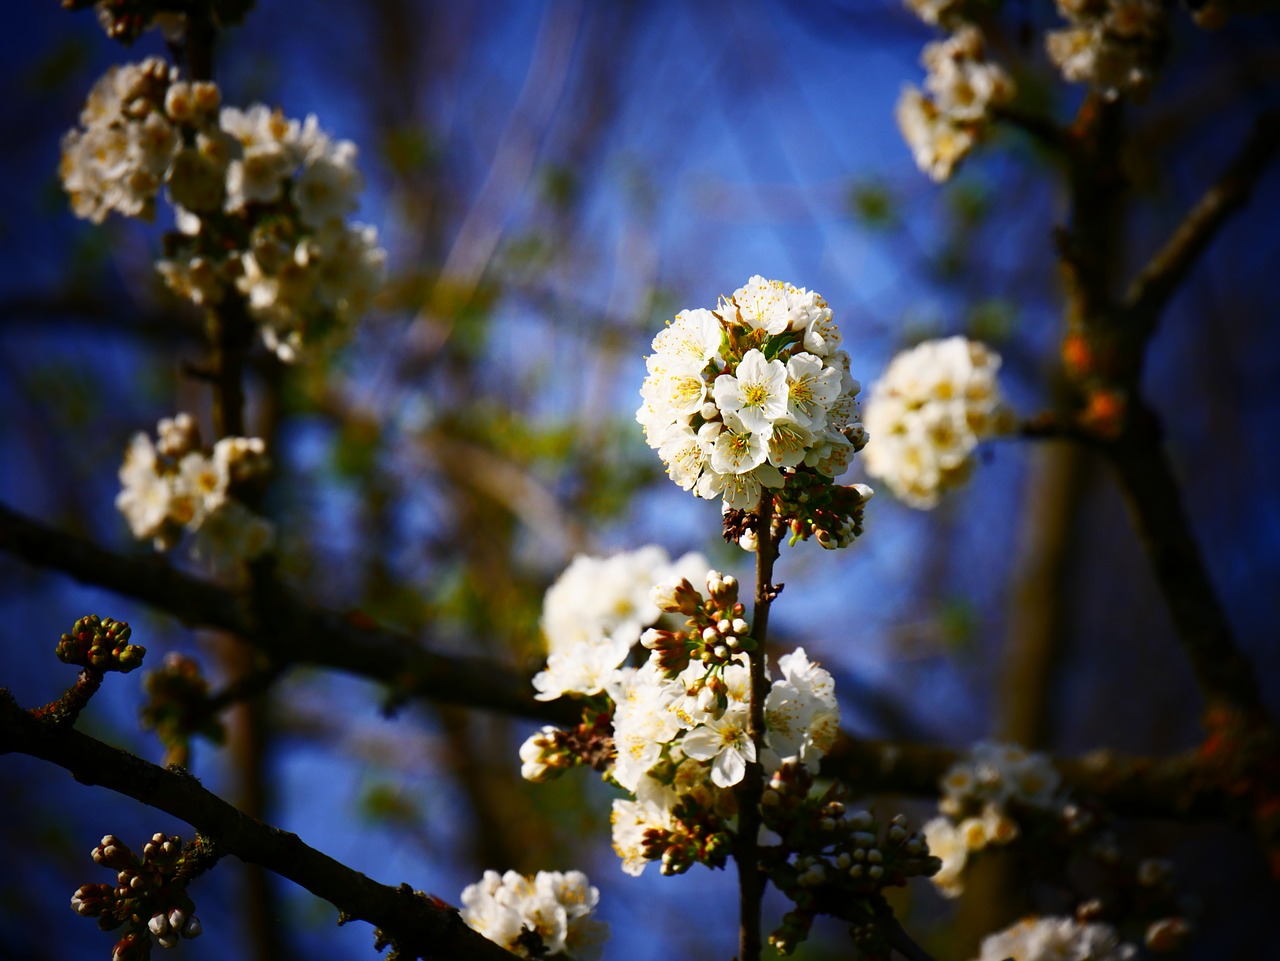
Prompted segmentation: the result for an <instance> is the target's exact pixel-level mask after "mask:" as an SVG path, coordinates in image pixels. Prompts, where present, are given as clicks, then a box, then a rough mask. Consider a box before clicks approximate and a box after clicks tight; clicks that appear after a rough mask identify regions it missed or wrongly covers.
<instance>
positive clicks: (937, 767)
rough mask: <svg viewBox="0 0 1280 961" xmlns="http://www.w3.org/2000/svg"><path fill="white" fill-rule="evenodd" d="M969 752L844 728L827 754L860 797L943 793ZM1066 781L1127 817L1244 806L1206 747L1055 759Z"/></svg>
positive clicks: (1175, 816) (1227, 812)
mask: <svg viewBox="0 0 1280 961" xmlns="http://www.w3.org/2000/svg"><path fill="white" fill-rule="evenodd" d="M961 756H962V753H961V752H959V751H956V750H954V749H952V748H945V747H935V746H932V745H926V744H909V743H903V742H888V741H871V740H864V739H862V738H855V737H851V736H849V735H848V734H845V733H841V735H840V737H839V738H837V740H836V743H835V745H834V746H833V747H832V749H831V751H830V752H829V753H828V754H827V756H826V757H824V758H823V759H822V775H823V776H824V777H834V778H837V779H839V780H840V781H842V782H844V783H845V784H846V785H848V786H849V788H850V789H851V790H853V791H854V792H855V794H857V795H862V796H865V795H871V794H897V795H903V796H910V797H937V795H938V792H939V788H938V783H939V782H940V781H941V780H942V777H943V775H945V774H946V773H947V770H948V769H949V768H950V767H951V765H953V764H955V763H956V761H957V760H959V759H960V758H961ZM1053 763H1054V767H1056V768H1057V769H1058V772H1059V773H1060V774H1061V775H1062V780H1063V784H1064V786H1065V787H1066V788H1067V789H1068V790H1069V791H1070V792H1071V794H1072V795H1073V796H1076V797H1081V798H1085V797H1087V798H1090V799H1093V800H1096V801H1098V802H1099V803H1101V804H1103V805H1105V806H1106V808H1107V809H1108V810H1110V811H1112V812H1114V813H1116V814H1119V815H1122V816H1125V817H1139V818H1156V819H1170V820H1180V819H1215V818H1227V819H1234V818H1235V817H1236V814H1237V810H1236V805H1235V803H1234V802H1233V800H1232V798H1231V796H1230V795H1229V794H1228V793H1227V791H1226V790H1225V789H1224V788H1223V787H1222V786H1221V785H1220V784H1219V781H1218V778H1217V777H1216V776H1215V775H1214V773H1213V772H1212V771H1211V770H1210V768H1209V765H1208V764H1207V763H1206V761H1205V760H1204V759H1203V758H1202V757H1201V755H1200V754H1199V753H1198V752H1188V753H1185V754H1177V755H1174V756H1172V757H1167V758H1145V757H1131V756H1121V755H1117V754H1113V753H1111V752H1109V751H1099V752H1094V753H1093V754H1088V755H1085V756H1084V757H1081V758H1066V759H1061V758H1059V759H1055V760H1054V762H1053Z"/></svg>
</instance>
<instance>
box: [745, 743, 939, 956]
mask: <svg viewBox="0 0 1280 961" xmlns="http://www.w3.org/2000/svg"><path fill="white" fill-rule="evenodd" d="M812 787H813V775H812V773H811V772H810V771H809V770H808V769H807V768H806V767H805V766H804V765H802V764H799V763H796V762H795V761H792V760H788V761H784V762H783V764H782V766H781V767H779V769H778V770H777V771H776V772H775V773H774V774H773V776H772V777H771V778H770V779H769V783H768V785H767V786H766V788H765V792H764V797H763V798H762V804H761V807H762V811H763V815H764V824H765V826H766V827H767V828H769V829H770V830H772V831H774V832H775V833H776V834H778V836H779V837H780V838H781V839H782V845H781V847H779V848H778V849H777V850H778V851H779V852H781V853H783V859H780V860H778V861H776V862H775V863H773V864H769V865H768V870H769V879H770V880H771V881H772V882H773V883H774V885H775V886H777V888H778V890H780V891H782V893H783V894H785V895H786V896H787V897H789V898H790V899H791V900H792V901H793V902H795V905H796V906H795V908H794V909H793V910H792V911H790V912H788V913H787V915H786V916H785V917H784V919H783V923H782V926H781V927H780V928H779V929H778V930H777V931H775V932H774V933H773V935H771V936H770V939H769V940H770V943H771V944H773V945H774V947H775V948H777V949H778V951H779V952H780V953H782V954H789V953H791V952H792V951H793V950H794V949H795V947H796V946H797V945H798V944H799V943H800V942H801V941H803V940H804V939H805V938H806V937H807V935H808V931H809V926H810V925H811V924H812V923H813V919H814V918H815V917H817V915H819V914H830V915H833V916H835V917H839V918H843V919H845V920H851V921H856V922H858V923H861V924H864V925H866V924H870V925H871V929H869V930H868V932H867V938H866V939H864V940H866V941H867V946H868V947H869V946H871V945H873V944H875V943H878V941H877V938H876V937H873V935H874V920H869V919H874V917H875V913H874V912H873V911H871V910H869V908H868V906H869V905H873V904H874V903H876V901H877V899H878V898H879V896H880V895H881V894H882V892H883V891H884V889H885V888H888V887H900V886H902V885H905V884H906V883H907V879H908V878H912V877H929V876H931V875H933V874H935V873H936V872H937V871H938V870H939V868H941V866H942V865H941V861H939V859H938V858H936V857H934V856H932V855H931V854H930V853H929V845H928V842H927V841H926V840H925V837H924V835H923V834H922V833H920V832H919V831H912V830H910V829H909V827H908V823H907V818H906V816H905V815H902V814H898V815H895V816H894V817H893V818H892V819H890V820H889V821H888V822H887V823H885V824H881V823H880V822H879V821H878V820H877V819H876V817H875V816H874V815H873V814H872V813H871V812H870V811H861V810H859V811H850V810H849V809H848V808H847V807H846V805H845V803H844V801H843V800H842V798H841V796H840V794H839V792H838V790H837V789H832V790H831V791H828V792H827V793H826V794H825V795H823V796H819V797H811V796H810V790H811V788H812ZM792 851H802V852H805V853H804V854H802V855H800V856H798V857H795V858H794V859H787V858H786V854H785V853H786V852H792ZM864 953H866V952H864ZM871 953H872V954H874V952H871Z"/></svg>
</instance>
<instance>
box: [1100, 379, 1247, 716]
mask: <svg viewBox="0 0 1280 961" xmlns="http://www.w3.org/2000/svg"><path fill="white" fill-rule="evenodd" d="M1129 403H1130V409H1129V412H1128V428H1127V430H1126V431H1125V432H1124V433H1123V434H1122V435H1121V436H1120V437H1118V438H1116V440H1115V441H1114V442H1112V443H1110V444H1108V445H1106V447H1105V448H1104V450H1105V453H1106V456H1107V459H1108V460H1109V461H1110V462H1111V465H1112V466H1113V467H1114V468H1115V471H1116V475H1117V477H1118V479H1119V482H1120V488H1121V490H1122V491H1123V493H1124V496H1125V500H1126V501H1127V502H1128V507H1129V511H1130V514H1131V515H1132V517H1133V519H1134V523H1135V525H1136V526H1137V529H1138V535H1139V537H1140V538H1141V540H1142V546H1143V549H1144V550H1145V552H1146V554H1147V558H1148V559H1149V561H1150V563H1151V568H1152V572H1153V573H1154V574H1155V579H1156V583H1157V584H1158V586H1159V588H1160V592H1161V594H1163V596H1164V601H1165V605H1166V607H1167V608H1168V610H1169V614H1170V617H1171V618H1172V619H1173V623H1174V626H1175V628H1176V629H1177V631H1178V635H1179V637H1180V638H1181V640H1182V647H1183V650H1184V652H1185V653H1186V656H1187V659H1188V661H1189V662H1190V664H1191V668H1192V670H1193V671H1194V672H1195V677H1196V683H1197V684H1198V685H1199V687H1200V691H1201V694H1202V695H1203V696H1204V699H1205V704H1206V707H1208V708H1210V709H1226V710H1235V711H1240V712H1242V713H1244V714H1246V715H1249V716H1251V717H1256V718H1261V717H1265V716H1266V711H1265V709H1264V708H1263V705H1262V698H1261V696H1260V695H1259V693H1258V686H1257V682H1256V680H1255V679H1254V676H1253V667H1252V665H1251V664H1250V663H1249V661H1248V660H1247V659H1246V658H1245V656H1244V655H1243V654H1242V653H1241V651H1240V649H1239V647H1238V646H1237V645H1236V642H1235V636H1234V632H1233V631H1232V628H1231V624H1230V622H1229V621H1228V620H1227V613H1226V611H1225V610H1224V609H1223V607H1222V603H1221V602H1220V601H1219V599H1218V595H1217V591H1216V590H1215V589H1214V586H1213V583H1212V581H1211V580H1210V579H1209V572H1208V570H1207V569H1206V568H1205V564H1204V559H1203V557H1202V556H1201V553H1200V549H1199V546H1198V545H1197V544H1196V542H1195V539H1194V537H1193V536H1192V534H1191V518H1190V516H1189V515H1188V513H1187V510H1186V506H1185V505H1184V503H1183V500H1182V493H1181V491H1180V490H1179V487H1178V483H1177V480H1176V478H1175V476H1174V472H1173V465H1172V464H1171V463H1170V462H1169V456H1168V454H1167V452H1166V451H1165V449H1164V444H1163V441H1162V438H1161V436H1160V429H1159V426H1158V423H1157V421H1156V417H1155V414H1154V413H1153V412H1152V411H1151V410H1149V409H1148V408H1147V407H1146V406H1145V404H1143V403H1142V402H1141V400H1140V399H1138V398H1136V397H1135V398H1133V399H1131V400H1130V402H1129Z"/></svg>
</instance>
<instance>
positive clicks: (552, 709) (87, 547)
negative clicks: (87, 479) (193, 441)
mask: <svg viewBox="0 0 1280 961" xmlns="http://www.w3.org/2000/svg"><path fill="white" fill-rule="evenodd" d="M0 552H4V553H8V554H12V555H14V556H16V557H20V558H22V559H23V560H25V561H26V562H27V563H29V564H33V565H35V566H39V567H47V568H51V569H53V570H58V571H62V572H63V573H65V574H67V575H69V576H71V577H73V578H75V579H76V580H79V581H82V582H84V583H88V584H93V585H95V586H98V587H105V588H107V589H108V590H112V591H115V592H116V593H118V594H121V595H123V596H125V597H131V598H134V599H136V600H140V601H143V602H145V603H147V604H150V605H152V606H154V607H156V608H158V609H159V610H162V611H166V612H168V613H170V614H172V615H174V616H175V617H177V618H178V619H179V620H181V621H182V622H183V623H185V624H190V625H196V626H201V627H212V628H218V629H221V630H225V631H229V632H230V633H232V634H235V635H236V636H237V637H239V638H241V639H242V640H244V641H245V642H247V643H249V644H251V645H253V646H254V647H257V648H259V649H260V650H262V651H265V652H266V653H267V655H268V656H269V657H270V658H271V659H272V660H273V661H275V662H277V663H282V664H314V665H319V666H324V667H330V668H333V669H335V670H341V671H346V672H348V673H351V674H354V675H356V676H358V677H367V678H370V679H373V680H377V681H382V682H383V683H385V684H387V685H389V686H390V688H391V696H392V698H393V699H394V700H395V701H396V702H401V701H404V700H405V699H410V698H414V697H426V698H430V699H433V700H438V701H444V702H446V703H450V704H462V705H467V706H470V707H477V708H483V709H487V710H492V711H499V712H501V713H504V714H512V715H515V716H518V717H527V718H534V719H538V720H542V721H547V722H551V723H559V724H566V725H571V724H575V723H577V721H578V714H579V712H578V709H577V705H576V704H575V703H573V702H571V701H562V702H552V703H547V702H544V701H537V700H535V699H534V698H533V694H532V688H531V687H530V685H529V683H528V681H527V679H526V678H524V677H522V676H520V675H518V674H517V673H516V672H514V671H512V670H510V669H508V668H505V667H503V666H501V665H497V664H494V663H492V662H490V661H483V660H480V659H478V658H466V657H459V656H453V657H451V656H446V655H443V654H438V653H435V652H433V651H430V650H427V649H426V648H424V647H423V646H422V644H421V642H420V640H419V639H418V638H415V637H411V636H408V635H405V634H401V633H399V632H396V631H393V630H389V629H387V628H384V627H378V626H376V625H372V624H366V623H364V621H365V619H364V618H362V617H361V616H360V615H358V614H351V615H346V614H341V613H339V612H337V611H328V610H324V609H321V608H316V607H312V606H310V605H308V604H306V603H304V602H303V601H301V600H299V599H298V598H296V597H295V596H294V595H293V594H292V593H291V592H289V591H288V590H286V589H285V588H283V587H281V586H280V585H279V584H278V583H277V582H275V580H274V579H271V578H263V579H262V583H259V584H258V585H256V587H255V590H254V592H253V593H252V594H246V593H242V592H238V591H234V590H230V589H228V588H225V587H221V586H218V585H216V584H211V583H209V582H207V581H202V580H199V579H198V578H194V577H191V576H189V575H187V574H183V573H182V572H180V571H178V570H175V569H174V568H173V567H172V566H171V565H170V564H169V563H168V562H167V561H166V560H164V559H163V558H162V557H158V556H157V557H142V558H136V557H125V556H122V555H119V554H115V553H112V552H111V551H106V550H103V549H102V548H100V547H97V546H95V545H93V544H91V543H89V542H88V541H85V540H83V539H81V538H79V537H75V536H73V535H70V534H66V533H63V532H62V531H59V530H57V529H55V528H51V527H48V526H46V525H44V524H41V523H39V522H37V521H33V520H30V519H28V518H25V517H23V516H21V515H20V514H18V513H16V512H14V511H12V510H10V509H8V508H7V507H5V506H3V505H0Z"/></svg>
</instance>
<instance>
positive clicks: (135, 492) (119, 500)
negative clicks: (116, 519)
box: [116, 433, 173, 540]
mask: <svg viewBox="0 0 1280 961" xmlns="http://www.w3.org/2000/svg"><path fill="white" fill-rule="evenodd" d="M119 476H120V488H121V490H120V493H119V494H117V495H116V510H118V511H120V513H122V514H123V515H124V517H125V520H127V521H128V522H129V529H130V530H131V531H132V532H133V536H134V537H136V538H137V539H138V540H148V539H150V538H155V537H159V536H160V535H161V532H162V531H163V529H164V526H165V522H166V521H167V520H168V518H169V505H170V503H171V502H172V500H173V487H172V485H171V484H170V483H169V481H168V480H167V478H165V477H163V476H162V475H161V474H160V472H159V467H158V463H157V460H156V449H155V447H153V446H152V444H151V438H149V437H148V436H147V435H146V434H142V433H139V434H135V435H134V436H133V440H131V441H130V442H129V447H128V449H127V450H126V451H125V455H124V463H123V464H122V465H121V467H120V475H119Z"/></svg>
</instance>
